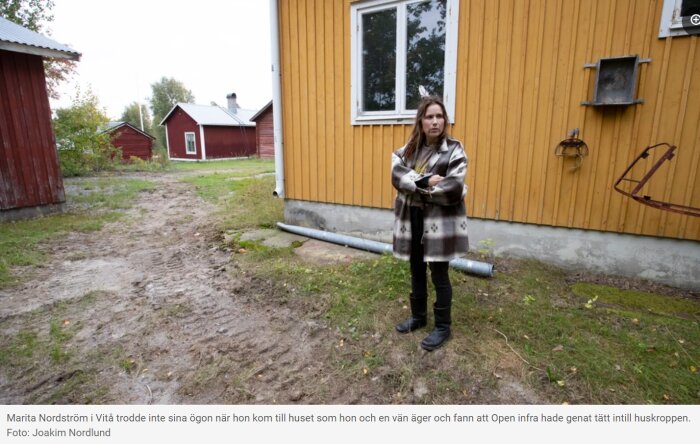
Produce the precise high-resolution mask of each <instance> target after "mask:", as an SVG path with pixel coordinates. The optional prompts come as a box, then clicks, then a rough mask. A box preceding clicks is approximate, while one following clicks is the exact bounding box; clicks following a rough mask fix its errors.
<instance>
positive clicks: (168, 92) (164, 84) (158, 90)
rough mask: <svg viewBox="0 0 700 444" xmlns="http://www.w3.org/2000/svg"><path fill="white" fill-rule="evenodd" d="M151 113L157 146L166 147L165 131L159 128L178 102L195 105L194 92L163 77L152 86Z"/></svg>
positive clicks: (178, 82) (175, 81) (173, 80)
mask: <svg viewBox="0 0 700 444" xmlns="http://www.w3.org/2000/svg"><path fill="white" fill-rule="evenodd" d="M151 90H152V92H153V95H152V96H151V99H150V101H151V111H153V132H154V133H155V136H156V140H157V142H156V143H157V145H159V146H162V147H164V146H165V145H164V142H163V141H164V140H165V129H164V128H163V127H161V126H158V125H159V124H160V122H161V121H162V120H163V118H164V117H165V115H166V114H168V111H170V110H171V109H172V108H173V106H175V105H176V104H177V103H178V102H184V103H194V95H192V91H190V90H189V89H187V88H186V87H185V85H184V84H183V83H182V82H180V81H179V80H175V79H174V78H172V77H170V78H167V77H161V79H160V81H158V82H156V83H153V84H151Z"/></svg>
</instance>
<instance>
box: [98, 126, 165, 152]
mask: <svg viewBox="0 0 700 444" xmlns="http://www.w3.org/2000/svg"><path fill="white" fill-rule="evenodd" d="M103 132H105V133H108V134H109V137H110V140H111V141H112V146H114V147H115V148H118V149H120V150H121V151H122V159H124V161H128V160H129V159H130V158H131V157H138V158H141V159H143V160H151V157H152V156H153V141H154V140H155V137H153V136H151V135H150V134H147V133H145V132H143V131H141V130H140V129H138V128H136V127H135V126H133V125H132V124H130V123H129V122H109V126H108V128H107V129H106V130H105V131H103Z"/></svg>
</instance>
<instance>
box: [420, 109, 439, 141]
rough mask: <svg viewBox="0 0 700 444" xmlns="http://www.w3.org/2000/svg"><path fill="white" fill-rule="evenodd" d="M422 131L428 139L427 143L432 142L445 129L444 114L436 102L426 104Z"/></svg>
mask: <svg viewBox="0 0 700 444" xmlns="http://www.w3.org/2000/svg"><path fill="white" fill-rule="evenodd" d="M421 120H422V124H423V132H424V133H425V137H426V138H427V139H428V144H433V143H435V142H436V141H437V139H438V138H439V137H440V136H441V135H442V132H443V131H444V130H445V116H444V115H443V113H442V108H441V107H440V105H438V104H437V103H433V104H432V105H430V106H428V109H426V110H425V115H424V116H423V118H422V119H421Z"/></svg>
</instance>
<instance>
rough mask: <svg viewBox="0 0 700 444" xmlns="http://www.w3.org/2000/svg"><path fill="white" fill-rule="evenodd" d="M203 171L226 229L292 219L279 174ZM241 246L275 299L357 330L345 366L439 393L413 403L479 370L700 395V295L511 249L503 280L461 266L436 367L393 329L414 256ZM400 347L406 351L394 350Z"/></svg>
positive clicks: (654, 400) (561, 393)
mask: <svg viewBox="0 0 700 444" xmlns="http://www.w3.org/2000/svg"><path fill="white" fill-rule="evenodd" d="M217 180H218V181H219V182H218V184H217ZM193 183H196V184H197V186H198V187H199V189H200V192H201V193H202V195H203V196H205V198H207V199H210V200H211V201H212V202H215V203H217V204H218V205H219V206H220V208H222V210H223V211H222V213H221V217H222V225H221V229H223V230H234V231H235V230H245V229H249V228H253V227H260V226H270V225H271V222H272V221H273V220H274V219H275V218H276V219H277V220H281V219H282V213H281V209H275V210H274V211H272V212H271V213H270V214H268V212H267V210H266V208H265V207H268V206H269V204H270V203H271V202H274V201H273V199H272V198H271V197H269V194H268V193H267V192H264V191H262V190H264V189H265V188H269V187H271V186H273V182H272V181H271V180H270V179H269V178H262V179H254V180H248V181H240V182H237V183H236V184H235V185H234V184H232V183H231V182H230V181H227V180H226V178H225V177H223V176H222V175H218V176H214V177H211V176H208V177H207V178H206V179H204V178H202V179H197V180H195V181H194V182H193ZM238 246H244V247H246V253H245V254H241V255H237V256H236V258H237V260H238V261H240V262H241V263H243V264H245V266H244V267H243V268H244V269H246V270H250V271H251V272H252V274H253V275H254V276H256V277H258V278H260V279H262V280H266V281H272V282H274V289H273V290H272V291H271V294H270V295H265V296H264V297H265V298H266V300H268V301H269V302H270V303H278V304H286V305H289V306H290V307H292V308H294V309H295V310H298V313H306V315H307V316H311V317H317V316H320V317H322V318H324V319H325V320H326V321H327V322H328V323H329V324H330V325H332V326H333V327H334V328H335V329H336V330H337V331H338V332H339V334H340V335H341V336H342V337H345V338H346V339H347V341H346V342H343V343H341V344H336V345H335V349H334V350H333V351H332V352H331V354H332V356H334V357H332V358H331V359H330V362H333V365H334V366H335V371H338V372H340V374H341V375H344V377H346V378H349V379H350V380H353V379H354V380H356V381H361V380H362V378H365V377H368V376H372V375H384V376H383V381H385V383H386V386H385V387H384V389H385V390H387V391H395V392H396V393H395V394H394V395H392V396H394V398H392V399H393V400H394V401H395V402H401V399H409V398H410V396H411V391H412V389H413V387H415V384H416V383H417V381H424V384H426V386H427V388H426V391H427V392H428V394H427V395H426V396H425V397H423V398H421V399H420V400H415V399H413V398H410V399H412V401H411V402H428V403H462V402H469V399H470V398H469V393H468V392H469V391H470V390H471V389H472V388H473V387H472V386H473V384H474V382H473V381H474V380H478V381H481V382H480V384H481V385H482V386H485V387H487V388H489V389H491V390H493V391H498V387H499V386H500V385H499V381H501V380H502V379H504V378H505V379H508V380H514V381H516V382H517V384H518V385H519V386H522V387H524V388H523V390H524V391H526V392H530V393H534V395H533V396H534V398H533V399H536V400H539V402H545V403H592V404H665V403H669V404H700V375H699V374H698V368H700V365H699V364H700V301H698V300H697V299H692V298H686V297H679V296H669V295H665V294H655V293H649V292H647V293H645V292H639V291H632V290H621V289H618V288H614V287H608V286H602V285H599V284H593V283H589V282H570V280H569V279H568V276H567V274H566V273H565V272H564V271H562V270H559V269H557V268H555V267H551V266H548V265H545V264H542V263H540V262H537V261H515V260H511V261H510V262H509V266H508V267H506V270H507V271H506V272H502V273H497V274H496V276H495V277H494V278H491V279H483V278H475V277H472V276H468V275H466V274H464V273H461V272H458V271H451V277H452V283H453V287H454V299H453V331H454V337H453V339H451V341H450V343H449V345H448V346H447V347H446V350H445V351H444V352H443V353H445V354H446V355H443V357H442V358H440V360H439V363H438V364H435V366H434V367H431V368H427V369H426V368H425V366H426V362H425V360H424V359H421V358H419V357H418V356H420V355H416V343H417V341H419V340H420V337H422V336H421V335H422V334H425V333H422V332H421V333H420V334H419V335H418V336H417V337H416V338H415V340H408V341H404V340H403V337H400V338H398V339H397V338H396V336H395V334H394V332H393V325H394V324H395V323H396V322H398V321H399V320H401V319H403V318H404V317H406V316H408V314H409V310H408V307H407V305H408V294H409V291H410V287H409V283H410V275H409V271H408V266H407V264H406V263H404V262H401V261H397V260H395V259H394V258H392V257H389V256H378V257H377V258H376V259H373V260H369V261H355V262H353V263H350V264H341V265H312V264H309V263H305V262H303V261H301V260H300V259H299V258H298V257H297V256H296V255H295V254H293V249H294V248H293V247H289V248H280V249H274V248H269V247H264V246H262V245H259V244H258V245H256V242H255V241H248V242H245V243H239V245H238ZM497 269H498V267H497ZM431 291H432V290H431ZM429 300H430V301H431V303H432V300H434V295H432V294H431V296H430V299H429ZM376 337H388V338H394V339H392V340H388V341H387V340H383V341H376V340H374V339H373V338H376ZM409 337H411V338H412V337H413V335H409ZM397 347H398V350H399V351H400V353H403V355H404V358H403V360H400V361H397V358H395V355H396V353H397ZM428 356H432V355H428ZM375 377H376V376H375ZM493 402H498V398H496V399H495V400H494V401H493Z"/></svg>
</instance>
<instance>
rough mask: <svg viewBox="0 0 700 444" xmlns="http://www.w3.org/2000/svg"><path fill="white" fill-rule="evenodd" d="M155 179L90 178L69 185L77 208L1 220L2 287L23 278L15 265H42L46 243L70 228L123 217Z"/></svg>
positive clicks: (95, 225)
mask: <svg viewBox="0 0 700 444" xmlns="http://www.w3.org/2000/svg"><path fill="white" fill-rule="evenodd" d="M152 188H153V184H152V183H151V182H147V181H143V180H134V179H114V178H112V179H87V180H79V181H71V182H70V183H67V186H66V201H67V204H68V206H69V207H70V208H73V210H71V211H69V212H67V213H63V214H57V215H51V216H46V217H42V218H37V219H30V220H23V221H16V222H0V288H2V287H3V286H8V285H15V284H17V283H19V282H20V281H21V279H20V277H19V276H18V275H17V274H13V273H12V271H11V270H12V268H13V267H21V266H28V265H40V264H41V263H42V262H43V261H44V259H45V253H44V251H45V246H46V245H47V244H49V243H50V242H51V240H52V239H55V238H56V237H58V236H63V235H65V234H67V233H70V232H76V231H77V232H90V231H98V230H100V229H101V228H102V226H103V225H104V224H105V223H107V222H112V221H115V220H117V219H119V218H120V217H121V215H122V212H123V210H125V209H127V208H129V207H130V206H131V205H132V203H133V201H134V200H135V199H136V196H137V194H138V193H139V192H142V191H145V190H149V189H152Z"/></svg>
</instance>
